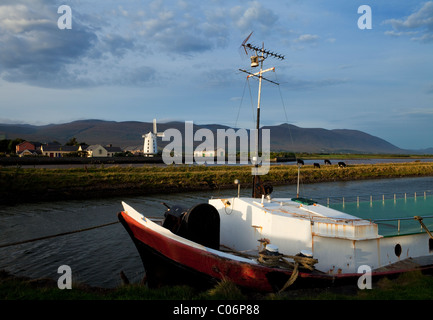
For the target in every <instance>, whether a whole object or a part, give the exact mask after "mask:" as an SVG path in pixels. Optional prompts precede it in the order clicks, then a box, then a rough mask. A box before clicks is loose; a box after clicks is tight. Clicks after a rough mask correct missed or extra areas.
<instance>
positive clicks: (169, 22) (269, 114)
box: [0, 0, 433, 149]
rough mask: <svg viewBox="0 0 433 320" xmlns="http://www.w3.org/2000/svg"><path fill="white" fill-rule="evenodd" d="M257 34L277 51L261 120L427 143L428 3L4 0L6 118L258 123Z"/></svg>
mask: <svg viewBox="0 0 433 320" xmlns="http://www.w3.org/2000/svg"><path fill="white" fill-rule="evenodd" d="M62 5H66V6H68V7H69V8H70V13H71V14H70V15H67V14H68V12H67V11H64V10H59V8H60V6H62ZM363 5H367V6H369V8H370V9H371V10H370V12H371V15H369V14H368V12H367V11H363V10H361V11H360V12H359V13H358V9H359V8H360V7H361V6H363ZM370 18H371V19H370ZM369 21H371V28H364V26H368V23H367V22H369ZM68 22H70V23H71V24H70V26H68V24H67V23H68ZM358 22H359V23H358ZM69 27H70V28H69ZM251 32H253V34H252V35H251V37H250V39H249V40H248V42H249V43H251V44H253V45H256V46H262V45H263V46H264V47H265V48H266V49H268V50H270V51H272V52H276V53H279V54H282V55H284V56H285V59H284V60H280V59H276V58H273V57H268V58H267V59H266V60H265V61H264V68H270V67H275V72H267V73H266V74H265V77H267V78H268V79H270V80H272V81H275V82H278V83H279V85H274V84H272V83H269V82H264V83H263V88H262V99H261V114H260V118H261V124H262V125H278V124H281V123H290V124H293V125H296V126H299V127H304V128H325V129H354V130H361V131H364V132H366V133H369V134H372V135H374V136H378V137H380V138H382V139H385V140H387V141H388V142H390V143H392V144H394V145H396V146H398V147H400V148H404V149H423V148H428V147H433V1H414V0H405V1H403V0H381V1H372V0H362V1H357V0H335V1H319V0H311V1H309V0H303V1H301V0H290V1H277V0H267V1H262V0H261V1H229V0H209V1H185V0H173V1H166V0H155V1H138V0H124V1H118V0H117V1H114V0H92V1H90V0H60V1H55V0H2V1H1V3H0V123H21V124H23V123H28V124H34V125H44V124H49V123H65V122H70V121H75V120H83V119H102V120H112V121H144V122H151V121H152V120H153V119H154V118H156V119H157V121H158V122H167V121H193V122H194V123H196V124H212V123H217V124H223V125H227V126H230V127H233V128H237V127H242V128H247V129H250V128H254V126H255V123H254V114H253V113H254V112H255V108H256V107H257V84H258V83H257V81H256V80H255V79H249V80H247V79H246V74H245V73H242V72H240V71H239V69H246V70H249V71H251V72H257V71H258V70H257V69H252V68H251V67H250V58H249V56H250V54H251V52H248V55H247V54H246V53H245V51H244V50H243V48H242V47H241V44H242V42H243V40H244V39H245V38H246V37H247V36H248V35H249V34H250V33H251Z"/></svg>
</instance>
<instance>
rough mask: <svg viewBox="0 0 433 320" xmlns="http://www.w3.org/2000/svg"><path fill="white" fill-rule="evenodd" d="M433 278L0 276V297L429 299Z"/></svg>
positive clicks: (414, 275) (412, 275)
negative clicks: (169, 281)
mask: <svg viewBox="0 0 433 320" xmlns="http://www.w3.org/2000/svg"><path fill="white" fill-rule="evenodd" d="M432 299H433V277H432V276H431V275H423V274H421V272H418V271H414V272H409V273H406V274H403V275H401V276H399V277H398V278H396V279H389V278H383V279H381V280H379V281H377V282H374V283H373V288H372V289H364V290H360V289H358V288H356V287H350V288H348V287H347V286H346V287H332V288H311V289H296V290H294V289H290V288H289V289H287V290H286V291H285V292H283V293H280V294H276V293H269V294H259V293H252V292H248V293H245V292H242V290H241V289H239V288H238V287H237V286H236V285H235V284H233V283H232V282H230V281H228V280H223V281H221V282H219V283H218V284H216V285H215V286H214V287H213V288H210V289H208V290H205V291H197V290H196V289H194V288H192V287H189V286H172V287H169V286H166V287H162V288H158V289H149V288H148V287H146V286H144V285H139V284H129V285H123V286H120V287H118V288H112V289H101V288H92V287H89V286H85V285H81V284H73V287H72V289H71V290H66V289H65V290H60V289H58V288H57V286H56V285H55V283H54V282H53V281H46V280H45V281H43V280H29V279H25V278H17V277H3V278H1V279H0V300H432Z"/></svg>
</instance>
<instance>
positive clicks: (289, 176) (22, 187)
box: [0, 162, 433, 203]
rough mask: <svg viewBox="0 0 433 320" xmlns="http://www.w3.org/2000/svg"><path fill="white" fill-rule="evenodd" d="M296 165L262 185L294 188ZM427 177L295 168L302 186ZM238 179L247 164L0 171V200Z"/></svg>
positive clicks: (431, 166)
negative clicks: (362, 180) (303, 184)
mask: <svg viewBox="0 0 433 320" xmlns="http://www.w3.org/2000/svg"><path fill="white" fill-rule="evenodd" d="M297 172H298V167H297V166H296V165H293V164H292V165H272V166H271V168H270V170H269V173H268V174H267V175H264V176H262V181H264V182H271V183H273V184H274V185H282V184H294V183H296V181H297ZM417 176H433V162H405V163H384V164H363V165H348V166H347V167H345V168H340V167H338V166H337V165H328V166H323V165H322V167H321V168H314V167H313V166H312V165H305V166H303V167H302V169H301V181H302V183H316V182H329V181H350V180H361V179H377V178H395V177H417ZM235 179H238V180H239V181H240V183H241V185H242V186H243V187H248V188H249V187H250V184H251V181H252V175H251V167H250V166H237V165H232V166H230V165H221V166H220V165H218V166H199V165H172V166H151V165H145V166H142V167H132V166H131V167H125V166H104V165H98V166H83V167H80V168H69V169H66V168H63V169H46V168H21V167H4V168H0V202H2V203H13V202H16V201H19V202H26V201H35V200H36V201H44V200H53V199H59V200H65V199H85V198H94V197H107V196H116V195H118V196H125V195H131V196H134V195H145V194H155V193H164V192H182V191H194V190H215V189H226V188H233V187H235V185H234V180H235Z"/></svg>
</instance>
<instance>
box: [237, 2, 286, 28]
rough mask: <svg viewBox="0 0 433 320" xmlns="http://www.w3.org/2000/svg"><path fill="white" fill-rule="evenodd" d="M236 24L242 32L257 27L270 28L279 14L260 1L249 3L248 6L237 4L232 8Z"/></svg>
mask: <svg viewBox="0 0 433 320" xmlns="http://www.w3.org/2000/svg"><path fill="white" fill-rule="evenodd" d="M230 15H231V17H232V19H233V20H234V22H235V25H236V26H237V27H238V28H239V30H241V31H242V32H248V31H251V30H254V29H256V27H258V28H260V29H262V30H268V29H269V28H271V27H272V26H273V25H275V23H276V21H277V20H278V16H277V15H276V14H275V13H274V12H273V11H272V10H270V9H268V8H265V7H264V6H262V5H261V4H260V3H259V2H258V1H252V2H250V3H248V7H246V8H245V7H242V6H235V7H233V8H232V9H231V10H230Z"/></svg>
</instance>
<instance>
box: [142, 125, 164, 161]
mask: <svg viewBox="0 0 433 320" xmlns="http://www.w3.org/2000/svg"><path fill="white" fill-rule="evenodd" d="M163 136H164V133H163V132H158V131H157V130H156V119H153V132H149V133H147V134H144V135H143V136H142V137H143V138H144V148H143V153H144V155H145V156H146V157H153V156H154V155H156V154H157V153H158V144H157V137H163Z"/></svg>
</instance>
